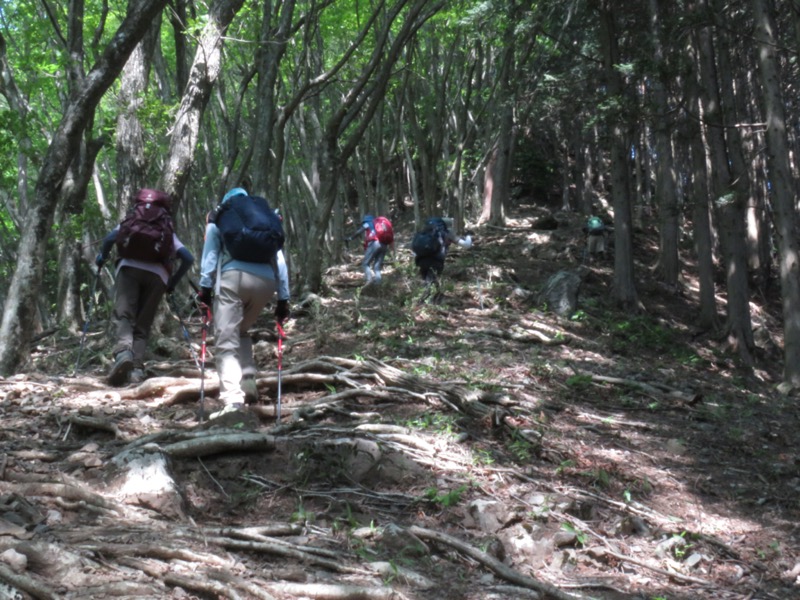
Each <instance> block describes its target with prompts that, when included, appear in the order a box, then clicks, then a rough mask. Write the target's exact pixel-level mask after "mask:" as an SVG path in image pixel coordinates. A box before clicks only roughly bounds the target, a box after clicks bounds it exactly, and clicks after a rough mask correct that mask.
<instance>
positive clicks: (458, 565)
mask: <svg viewBox="0 0 800 600" xmlns="http://www.w3.org/2000/svg"><path fill="white" fill-rule="evenodd" d="M544 216H545V215H537V214H535V212H534V209H533V208H532V207H526V208H525V212H524V216H519V215H517V216H515V218H514V219H512V220H511V221H510V222H509V227H507V228H504V229H502V230H500V229H491V228H484V229H479V230H476V237H475V239H476V244H475V246H474V247H473V249H471V250H469V251H464V250H461V249H454V250H452V251H451V254H450V257H449V258H448V264H447V267H446V284H445V295H444V299H443V301H442V302H441V303H440V304H437V305H430V304H425V305H419V304H417V303H416V301H415V300H416V299H417V298H418V297H419V295H420V292H421V289H420V286H419V283H418V281H417V279H416V277H415V274H414V271H413V266H412V263H411V261H410V257H409V254H408V252H407V250H405V249H403V248H402V247H399V248H398V251H397V253H396V254H395V255H394V256H393V257H392V258H391V259H390V261H389V265H388V267H387V269H386V271H385V282H384V284H383V287H382V288H381V289H380V290H377V291H374V290H369V289H367V290H364V291H363V292H362V290H361V288H360V284H361V273H360V271H359V269H358V260H359V258H360V257H359V255H358V254H357V252H356V251H355V249H354V253H353V254H352V255H351V260H350V261H349V262H348V263H347V264H344V265H341V266H340V267H338V268H334V269H331V270H330V271H329V273H328V275H327V277H326V282H325V283H326V289H325V293H324V294H322V295H321V296H320V297H319V298H314V299H310V300H309V301H308V302H305V303H303V304H302V305H301V306H297V307H296V311H295V318H294V319H293V320H292V321H290V323H289V325H288V326H287V340H286V343H285V346H284V354H283V360H282V365H283V369H282V372H281V377H280V381H281V386H280V389H281V400H282V415H283V419H282V423H281V425H280V426H279V427H276V426H275V425H276V424H275V422H274V402H273V401H274V398H275V396H276V391H277V383H278V377H277V372H276V366H275V365H276V360H275V358H276V337H275V333H274V328H273V327H272V325H271V323H270V320H269V319H268V318H266V317H265V319H264V322H263V324H262V326H261V327H260V328H259V329H258V331H257V332H256V336H255V337H256V339H257V343H256V352H257V355H258V360H259V364H260V365H262V367H263V370H262V372H261V378H260V379H259V389H260V391H261V396H262V404H261V405H259V406H256V407H253V409H252V418H251V419H249V420H248V421H247V422H245V423H240V422H235V423H229V424H228V425H231V427H229V428H224V427H210V426H209V424H208V423H207V422H206V423H202V424H201V423H199V422H198V421H197V407H198V402H197V400H198V397H199V391H200V384H199V382H200V379H199V375H200V373H199V371H198V369H197V367H196V365H195V363H194V361H193V357H192V354H191V353H190V352H189V350H188V346H187V344H186V342H185V341H184V340H183V338H182V332H181V329H180V325H179V322H178V321H177V319H175V318H174V317H172V316H171V315H170V313H166V320H165V323H164V327H163V329H164V330H165V331H166V332H167V335H165V336H163V337H161V338H160V339H159V340H158V343H157V344H156V347H155V348H154V359H153V360H152V361H150V362H149V363H148V365H147V367H148V372H149V375H150V376H151V378H150V379H148V380H147V381H146V382H144V383H143V384H141V385H139V386H138V387H133V386H132V387H129V388H125V389H123V390H115V389H110V388H108V387H106V385H105V383H104V374H105V371H106V369H107V366H108V364H107V358H106V357H105V356H106V354H107V352H106V350H107V348H106V346H105V341H106V336H105V332H104V331H103V330H102V326H103V319H104V318H105V317H106V316H107V311H108V306H107V305H101V306H100V307H98V315H99V318H98V320H97V321H98V322H97V324H96V325H95V326H94V327H93V328H92V329H91V334H90V336H89V338H88V340H87V345H86V349H85V350H84V353H85V359H86V362H88V365H87V366H86V368H84V369H82V370H81V372H80V374H79V375H78V376H72V371H73V367H74V362H75V360H76V352H77V347H78V340H76V337H75V335H74V334H72V335H70V334H68V333H66V332H61V333H57V334H53V335H50V336H48V337H45V338H42V339H41V340H40V346H39V348H37V352H36V354H35V356H34V360H33V362H32V364H31V366H30V369H29V371H28V372H26V373H23V374H19V375H17V376H15V377H11V378H8V379H6V380H0V415H1V416H2V430H3V431H2V436H1V437H0V509H2V510H1V511H0V580H2V581H5V582H7V583H8V584H10V586H12V587H13V588H15V589H16V592H15V591H14V590H12V589H11V588H9V589H8V591H4V590H3V588H2V587H0V599H5V598H28V597H34V598H96V599H102V598H276V599H288V598H319V599H339V598H343V599H353V600H355V599H366V600H372V599H381V600H382V599H389V598H392V599H407V600H479V599H480V600H485V599H498V600H499V599H514V598H561V599H563V598H595V599H600V600H623V599H625V600H634V599H635V600H645V599H646V600H657V599H658V600H666V599H668V600H720V599H728V598H730V599H740V598H741V599H745V598H747V599H751V600H756V599H759V600H768V599H769V600H789V599H790V598H797V597H800V539H799V538H800V531H798V522H800V519H799V517H800V502H799V501H798V492H800V451H798V447H797V435H798V433H797V432H798V431H800V408H798V402H797V399H796V397H785V396H782V395H780V394H778V393H777V392H776V390H775V388H776V385H777V384H778V383H779V382H780V366H779V365H780V353H779V351H778V348H779V347H780V335H781V331H780V326H779V319H778V317H779V315H780V313H779V312H778V306H777V304H776V306H763V305H758V304H754V324H755V326H756V327H757V329H758V332H759V336H758V339H759V340H760V342H759V343H760V348H759V352H758V360H759V365H758V368H757V369H756V371H755V372H754V373H753V374H748V373H746V372H744V371H742V370H740V369H738V367H737V365H736V363H735V361H734V360H733V359H732V357H731V356H729V355H727V354H726V353H725V352H724V350H723V349H722V346H721V344H720V342H719V340H715V339H714V338H713V337H711V336H710V335H709V333H708V332H701V331H698V330H696V329H695V327H694V326H693V321H692V319H693V314H694V313H695V310H694V306H695V300H694V293H695V287H694V285H693V281H692V278H691V277H692V274H691V272H690V270H689V271H687V273H686V279H685V282H684V283H685V285H684V286H683V287H682V289H681V290H678V291H673V290H667V289H664V288H663V287H662V286H660V285H659V284H658V283H657V282H656V281H655V280H654V279H653V278H652V276H651V271H650V269H651V266H652V265H653V264H654V258H655V254H654V244H655V236H650V235H649V234H648V233H647V232H638V233H637V239H636V247H637V251H639V252H640V255H639V256H637V272H638V274H639V277H640V280H639V283H638V292H639V294H640V298H641V302H642V306H643V307H644V309H645V310H644V311H643V312H642V313H640V314H636V315H634V314H626V313H622V312H620V311H618V310H617V309H616V308H615V307H614V305H613V304H612V303H611V302H610V300H609V288H610V285H611V281H612V271H611V270H612V264H611V260H610V259H609V260H607V261H599V262H592V263H588V264H584V265H581V260H580V259H581V246H580V240H581V234H580V225H581V223H580V221H579V219H578V217H577V216H571V217H561V219H562V220H561V221H560V222H559V224H558V227H556V228H554V229H539V228H533V226H532V224H533V223H534V222H536V223H541V222H544V220H540V218H542V217H544ZM407 233H408V232H406V234H407ZM577 269H580V272H581V274H582V285H581V288H580V295H579V304H578V307H579V308H578V312H576V313H575V314H574V315H573V317H572V318H561V317H557V316H556V315H554V314H553V313H551V312H548V311H546V310H544V308H546V307H544V306H542V303H541V302H540V301H539V299H538V298H537V296H538V292H539V290H540V289H541V288H542V286H543V285H544V283H545V282H546V281H547V279H548V278H549V277H550V276H551V275H553V274H554V273H556V272H558V271H561V270H572V271H574V270H577ZM182 300H184V302H183V305H182V306H181V307H180V310H181V311H183V312H182V318H183V319H184V323H185V324H186V326H187V328H188V331H189V333H190V336H191V339H192V341H193V343H194V347H195V348H196V347H197V343H198V342H199V340H200V334H199V331H200V321H199V317H198V315H197V314H196V313H192V312H191V305H190V304H191V303H190V302H189V298H188V293H187V297H186V298H182ZM208 365H209V368H208V369H207V373H206V374H207V378H206V380H205V383H204V385H203V393H204V395H205V401H204V407H205V408H206V409H207V410H208V409H210V408H212V407H213V406H215V392H216V385H217V383H216V378H215V376H214V371H213V360H210V362H209V363H208ZM15 593H16V594H18V595H16V596H15V595H14V594H15Z"/></svg>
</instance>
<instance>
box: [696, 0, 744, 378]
mask: <svg viewBox="0 0 800 600" xmlns="http://www.w3.org/2000/svg"><path fill="white" fill-rule="evenodd" d="M699 4H700V5H704V4H706V3H705V0H701V2H700V3H699ZM697 33H698V48H699V57H700V60H699V61H698V62H699V67H700V77H701V81H702V83H701V89H702V90H703V92H704V93H703V94H702V100H703V113H704V115H705V118H706V121H707V122H708V128H707V136H708V150H709V153H710V156H709V158H710V163H711V184H712V185H711V189H712V194H713V198H714V203H715V207H716V211H715V212H716V214H717V216H718V223H719V232H720V239H721V242H722V250H723V258H724V262H725V275H726V283H727V288H726V289H727V315H728V320H727V324H726V330H727V331H726V333H727V337H728V344H729V346H730V348H731V350H732V351H734V352H736V353H738V354H739V356H740V358H741V360H742V362H743V364H744V365H745V366H751V365H752V363H753V357H752V350H753V347H754V342H753V330H752V325H751V322H750V304H749V288H748V283H747V256H746V244H745V231H744V209H745V197H744V192H743V188H742V183H743V180H742V177H743V175H741V176H740V174H739V173H738V172H737V173H736V176H734V174H733V173H732V172H731V168H732V166H735V164H736V162H737V161H736V159H735V158H732V157H731V154H730V153H729V151H728V145H727V142H726V139H725V130H724V126H725V122H724V118H723V116H722V113H721V97H720V81H719V78H718V77H717V68H716V64H715V59H714V48H713V46H712V42H711V32H710V31H709V28H708V27H702V28H700V30H699V31H698V32H697ZM720 34H721V35H724V33H722V32H720Z"/></svg>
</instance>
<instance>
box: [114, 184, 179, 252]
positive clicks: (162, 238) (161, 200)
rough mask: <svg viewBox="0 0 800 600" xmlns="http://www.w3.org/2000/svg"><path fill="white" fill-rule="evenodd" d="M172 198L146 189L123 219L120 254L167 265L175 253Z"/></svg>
mask: <svg viewBox="0 0 800 600" xmlns="http://www.w3.org/2000/svg"><path fill="white" fill-rule="evenodd" d="M171 202H172V199H171V197H170V195H169V194H167V193H166V192H162V191H160V190H151V189H142V190H139V191H138V192H137V193H136V197H135V203H134V206H133V208H132V209H131V210H129V211H128V214H127V215H126V216H125V218H124V219H123V221H122V223H120V226H119V232H118V233H117V240H116V244H117V254H118V255H119V256H120V257H121V258H131V259H135V260H144V261H149V262H160V263H164V264H167V263H168V262H169V261H170V260H171V259H172V256H173V254H174V253H175V244H174V241H173V234H174V233H175V226H174V224H173V223H172V215H171V213H170V205H171Z"/></svg>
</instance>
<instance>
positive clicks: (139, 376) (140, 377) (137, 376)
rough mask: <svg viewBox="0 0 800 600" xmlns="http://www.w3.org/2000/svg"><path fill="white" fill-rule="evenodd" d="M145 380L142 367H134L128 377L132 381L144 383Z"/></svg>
mask: <svg viewBox="0 0 800 600" xmlns="http://www.w3.org/2000/svg"><path fill="white" fill-rule="evenodd" d="M144 380H145V375H144V371H143V370H142V369H133V370H132V371H131V374H130V376H129V377H128V381H129V382H130V383H137V384H138V383H142V382H143V381H144Z"/></svg>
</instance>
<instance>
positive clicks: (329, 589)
mask: <svg viewBox="0 0 800 600" xmlns="http://www.w3.org/2000/svg"><path fill="white" fill-rule="evenodd" d="M270 589H271V590H273V591H274V592H280V593H282V594H288V595H290V596H294V597H300V598H314V600H405V598H406V596H404V595H403V594H401V593H400V592H398V591H397V590H393V589H391V588H388V587H366V586H363V585H336V584H328V583H278V584H275V585H271V586H270Z"/></svg>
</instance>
